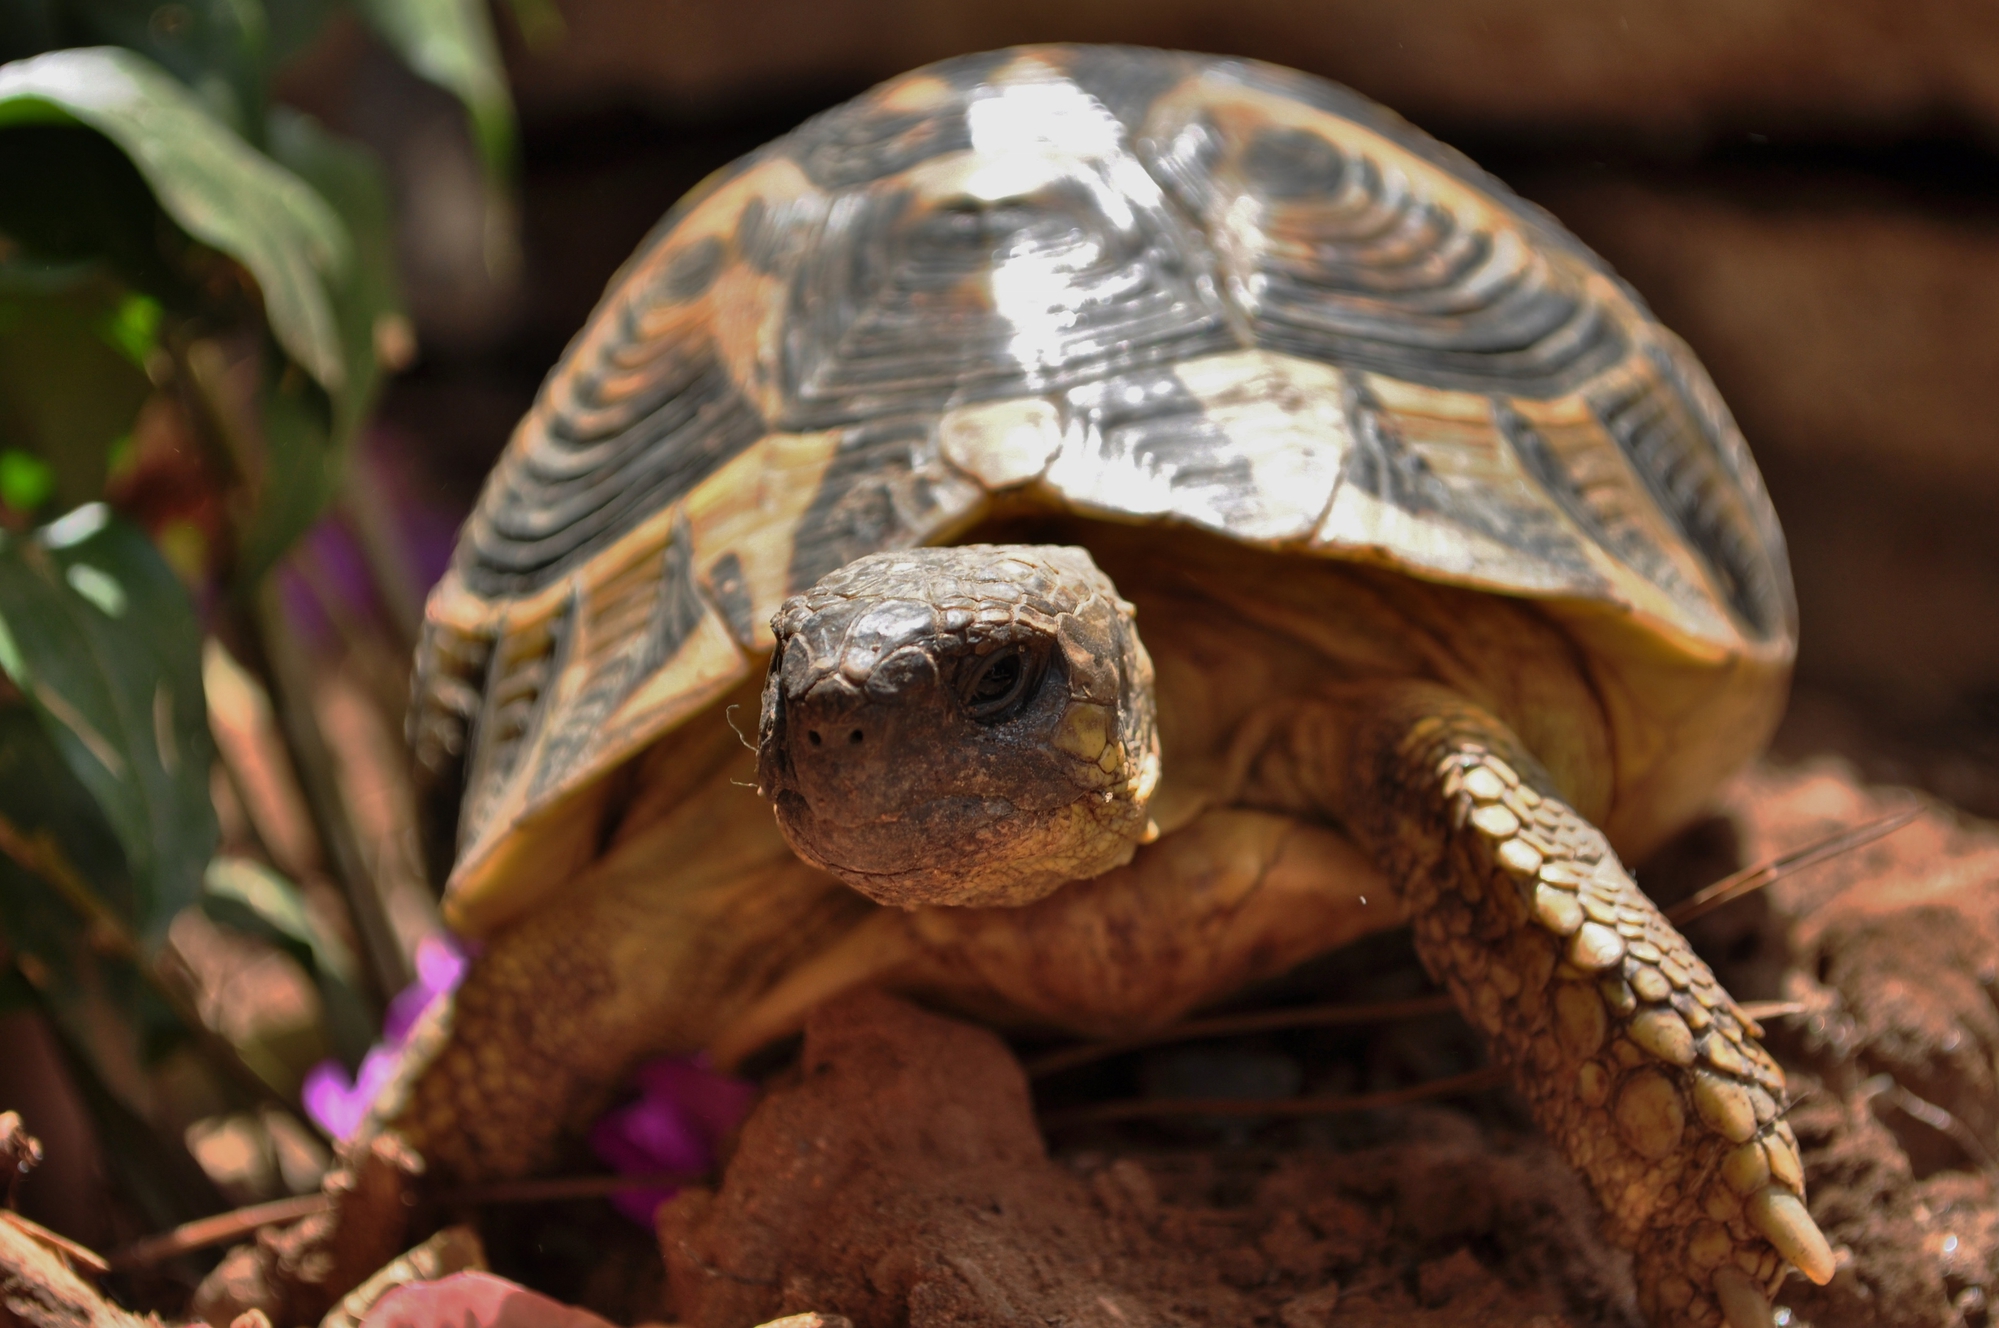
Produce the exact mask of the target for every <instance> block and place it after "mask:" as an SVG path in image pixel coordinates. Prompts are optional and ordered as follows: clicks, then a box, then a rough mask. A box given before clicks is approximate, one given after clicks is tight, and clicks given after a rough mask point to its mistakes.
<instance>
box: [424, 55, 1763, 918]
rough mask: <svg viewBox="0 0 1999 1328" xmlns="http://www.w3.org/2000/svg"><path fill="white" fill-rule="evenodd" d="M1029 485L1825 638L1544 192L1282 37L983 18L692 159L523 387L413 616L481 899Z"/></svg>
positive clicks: (555, 853) (1593, 610) (495, 911)
mask: <svg viewBox="0 0 1999 1328" xmlns="http://www.w3.org/2000/svg"><path fill="white" fill-rule="evenodd" d="M996 503H1006V504H1010V505H1011V506H1012V507H1014V508H1017V507H1018V506H1020V505H1021V504H1023V503H1027V504H1038V505H1040V506H1043V507H1046V508H1051V509H1055V510H1062V511H1069V512H1074V513H1080V514H1086V515H1089V516H1093V517H1098V518H1106V519H1111V520H1117V521H1126V522H1145V523H1160V522H1166V523H1182V524H1184V525H1188V526H1194V527H1200V528H1205V529H1207V530H1210V531H1214V532H1218V533H1220V534H1222V535H1224V536H1227V537H1230V538H1232V539H1235V540H1240V541H1243V542H1245V543H1249V544H1254V545H1259V546H1264V547H1267V548H1272V549H1278V550H1283V551H1289V552H1294V553H1295V554H1297V555H1298V556H1309V557H1323V558H1342V559H1353V560H1363V561H1367V562H1371V563H1374V564H1377V565H1383V566H1387V567H1392V568H1395V569H1397V570H1399V571H1402V572H1405V573H1407V574H1408V575H1410V576H1414V577H1420V578H1426V579H1430V580H1435V581H1441V582H1448V583H1455V584H1460V585H1466V586H1472V587H1477V588H1481V589H1485V590H1490V591H1492V592H1495V593H1502V594H1506V595H1512V596H1521V597H1531V598H1535V599H1538V600H1541V601H1545V602H1546V603H1547V604H1549V605H1551V606H1558V607H1559V608H1560V609H1561V611H1562V612H1564V613H1566V614H1568V615H1569V616H1570V617H1571V618H1573V619H1575V620H1577V621H1583V620H1589V621H1594V622H1598V623H1599V624H1601V623H1603V622H1610V623H1614V624H1615V626H1616V630H1607V629H1606V630H1599V631H1596V632H1595V633H1594V635H1593V636H1589V637H1588V638H1587V640H1586V645H1585V648H1586V649H1589V650H1593V651H1606V650H1608V651H1622V652H1625V653H1628V654H1634V655H1645V654H1648V653H1651V654H1657V655H1660V656H1664V657H1671V658H1673V659H1676V660H1683V661H1684V660H1691V661H1695V662H1696V663H1698V664H1699V665H1701V666H1702V667H1709V668H1714V669H1721V670H1728V669H1738V670H1741V671H1743V672H1744V674H1745V676H1749V675H1754V676H1755V677H1758V678H1763V679H1766V680H1767V679H1768V678H1771V677H1776V678H1777V679H1778V683H1777V686H1779V687H1781V677H1782V675H1783V673H1784V671H1785V670H1786V669H1787V667H1788V663H1789V660H1790V658H1791V656H1792V653H1793V650H1794V643H1795V608H1794V603H1793V600H1792V595H1791V588H1790V578H1789V572H1788V569H1787V566H1786V562H1785V554H1784V546H1783V539H1782V535H1781V533H1780V531H1779V528H1778V525H1777V520H1776V517H1775V515H1774V513H1773V511H1772V510H1771V506H1770V503H1769V500H1768V498H1767V497H1766V495H1765V493H1764V490H1763V487H1762V482H1761V480H1760V478H1759V476H1758V474H1757V472H1756V469H1755V465H1754V463H1753V462H1752V460H1751V459H1750V456H1749V453H1748V450H1747V448H1746V447H1745V445H1744V443H1743V440H1742V437H1741V435H1740V434H1739V433H1738V431H1737V430H1736V428H1735V425H1734V423H1733V422H1732V421H1731V420H1730V418H1729V416H1728V414H1727V411H1726V409H1725V408H1724V407H1723V406H1722V404H1721V401H1720V399H1719V397H1718V396H1717V394H1716V393H1715V391H1714V389H1713V387H1712V385H1711V383H1710V382H1709V380H1708V378H1707V376H1706V374H1705V373H1704V372H1703V371H1702V369H1701V368H1700V366H1699V365H1698V364H1697V363H1696V362H1695V360H1694V359H1693V357H1692V355H1691V354H1690V353H1689V352H1688V351H1687V350H1686V348H1685V347H1684V346H1683V345H1682V344H1681V342H1680V341H1679V340H1678V339H1677V338H1675V337H1674V336H1673V335H1672V334H1671V333H1669V332H1667V331H1666V330H1665V329H1663V328H1662V327H1660V326H1659V325H1658V323H1656V322H1655V321H1654V320H1653V319H1652V317H1651V316H1650V314H1649V313H1648V311H1647V310H1646V309H1645V307H1644V306H1643V304H1642V303H1641V302H1640V300H1639V299H1638V298H1637V296H1636V295H1634V294H1633V293H1632V292H1631V291H1630V290H1629V289H1627V288H1626V287H1625V286H1624V285H1622V284H1621V283H1620V282H1619V281H1618V280H1617V279H1616V278H1615V277H1614V276H1613V275H1612V274H1611V273H1610V271H1609V270H1608V269H1607V268H1606V267H1605V266H1604V264H1603V263H1602V262H1601V261H1600V260H1598V259H1597V258H1596V257H1595V256H1593V255H1592V254H1591V253H1589V252H1588V250H1586V249H1585V248H1584V247H1583V246H1582V245H1581V244H1580V243H1579V242H1578V241H1576V240H1575V239H1574V238H1573V237H1571V236H1570V235H1569V234H1567V233H1566V232H1565V231H1564V230H1562V228H1561V227H1560V226H1559V225H1557V224H1556V223H1555V222H1554V221H1553V220H1552V219H1550V218H1549V217H1548V216H1547V215H1545V214H1544V213H1542V212H1541V211H1540V210H1538V209H1537V208H1535V207H1534V206H1532V205H1531V204H1528V203H1526V202H1523V201H1522V200H1521V199H1519V198H1517V197H1516V196H1514V195H1513V194H1512V193H1510V192H1509V191H1508V190H1507V189H1506V188H1505V187H1504V186H1503V185H1501V184H1499V183H1498V182H1497V181H1495V180H1493V179H1492V178H1491V177H1489V176H1487V175H1485V174H1484V173H1483V172H1481V171H1480V170H1478V169H1477V168H1476V167H1475V166H1473V165H1472V164H1471V163H1470V162H1469V161H1467V160H1466V159H1465V158H1463V157H1462V156H1460V155H1458V154H1457V153H1455V152H1453V151H1451V150H1450V149H1448V148H1446V147H1443V146H1442V145H1440V144H1438V143H1437V142H1435V141H1433V140H1432V139H1430V138H1429V137H1427V136H1425V135H1424V134H1422V133H1421V132H1419V131H1418V130H1416V129H1414V128H1412V127H1411V126H1409V125H1408V124H1406V123H1404V122H1403V121H1402V120H1400V119H1398V118H1397V117H1395V116H1394V115H1393V114H1391V113H1389V112H1388V111H1386V110H1384V109H1383V108H1381V107H1379V106H1376V105H1374V104H1373V103H1371V102H1369V101H1367V100H1366V99H1364V98H1362V97H1360V96H1358V95H1357V94H1355V93H1353V92H1350V91H1348V90H1346V89H1344V88H1341V87H1339V86H1337V85H1335V84H1332V83H1329V82H1326V81H1324V80H1322V79H1318V78H1313V77H1309V76H1306V75H1303V74H1299V73H1295V72H1292V71H1289V70H1285V69H1280V68H1277V67H1274V66H1271V65H1266V64H1261V63H1258V62H1255V61H1248V60H1235V59H1214V58H1208V57H1201V56H1192V55H1183V54H1174V53H1166V52H1157V51H1147V50H1136V49H1128V48H1110V47H1087V46H1084V47H1029V48H1019V49H1014V50H1007V51H1000V52H996V53H991V54H985V55H976V56H967V57H964V58H960V59H954V60H949V61H945V62H943V63H940V64H935V65H931V66H929V67H927V68H924V69H921V70H918V71H916V72H914V73H911V74H907V75H905V76H903V77H901V78H897V79H895V80H893V81H891V82H888V83H885V84H883V85H882V86H880V87H878V88H876V89H874V90H873V91H871V92H869V93H867V94H865V95H863V96H861V97H859V98H857V99H855V100H854V101H851V102H849V103H847V104H845V105H843V106H839V107H836V108H835V109H833V110H830V111H827V112H826V113H824V114H822V115H820V116H818V117H816V118H814V119H812V120H810V121H808V122H806V123H805V124H804V125H801V126H800V127H799V128H798V129H796V130H794V131H793V132H791V133H790V134H788V135H786V136H785V137H783V138H781V139H778V140H777V141H775V142H773V143H770V144H768V145H767V146H765V147H763V148H761V149H759V150H758V151H756V152H753V153H751V154H749V155H748V156H746V157H744V158H742V159H741V160H739V161H737V162H735V163H734V164H732V165H730V166H728V167H726V168H724V169H723V170H721V171H719V172H717V173H716V174H715V175H713V176H711V177H710V178H709V179H708V180H706V181H704V182H703V183H702V184H701V185H700V186H699V187H697V188H696V189H694V190H693V191H692V192H691V193H690V194H688V196H687V197H686V198H684V199H683V200H681V202H680V203H679V204H678V205H676V206H675V207H674V209H673V210H672V211H671V212H670V213H669V214H668V215H667V217H666V218H665V219H664V220H663V221H662V222H661V223H660V225H659V226H658V227H657V228H656V229H655V230H654V231H653V233H652V234H651V235H650V236H649V237H648V239H647V240H646V241H645V242H644V244H643V245H642V246H641V247H640V249H639V251H638V252H637V254H636V255H635V256H634V257H633V258H632V259H631V260H630V261H629V262H627V263H626V265H625V267H624V268H623V269H622V270H621V271H620V272H619V273H618V274H617V276H616V277H615V278H614V280H613V281H612V283H611V285H610V287H609V289H608V292H607V294H606V295H605V296H604V298H603V300H602V301H601V302H600V303H599V305H598V306H597V309H596V311H595V312H594V313H593V314H592V315H591V318H590V320H589V322H588V324H587V325H586V326H585V327H584V329H583V331H582V332H581V333H580V334H579V335H578V336H577V337H576V339H575V340H574V342H573V343H572V344H571V345H570V347H569V348H568V350H567V352H566V353H565V354H564V356H563V358H562V361H561V363H560V364H559V365H558V366H557V367H556V368H555V370H554V371H553V372H552V373H551V374H550V376H549V378H548V380H547V382H546V383H545V384H544V385H543V387H542V390H541V393H540V396H539V398H538V399H537V401H536V403H535V405H534V407H533V409H532V410H531V411H530V412H529V414H528V415H527V416H526V418H525V419H523V420H522V421H521V423H520V425H519V426H518V428H517V429H516V431H515V433H514V435H513V438H512V440H511V441H510V442H509V444H508V445H507V448H506V450H505V453H504V455H503V456H502V457H501V459H500V461H499V463H498V465H497V467H496V468H495V469H494V471H493V474H492V476H491V478H490V479H489V481H488V483H487V484H486V487H485V490H484V492H483V494H482V495H481V497H480V500H479V503H478V505H477V508H476V510H475V511H474V512H473V514H472V516H471V517H470V519H469V520H468V521H467V523H466V525H465V528H464V530H463V532H462V534H461V535H460V538H459V543H458V548H457V552H456V555H455V558H454V561H453V564H452V567H451V569H450V571H449V572H448V574H447V575H446V576H445V578H444V580H443V581H442V582H441V583H440V584H439V586H438V587H437V589H436V590H435V591H434V592H433V593H432V595H431V597H430V601H429V605H428V610H427V614H426V622H425V629H424V635H423V641H422V644H421V646H420V648H419V652H418V660H417V676H416V682H415V692H416V696H415V703H414V711H413V714H412V719H411V727H412V737H413V740H414V743H415V746H416V749H417V755H418V760H419V765H420V767H421V768H422V769H423V770H425V771H426V772H428V774H429V776H430V777H431V778H432V779H433V780H435V781H437V782H438V783H439V784H440V786H441V787H443V788H444V789H446V790H448V791H451V792H453V793H455V792H456V791H457V790H459V789H462V800H461V801H459V805H458V817H457V820H458V825H457V845H458V849H457V860H456V866H455V868H454V870H453V872H452V876H451V880H450V882H449V887H448V895H447V908H448V911H449V913H450V915H451V916H452V918H453V919H454V921H455V922H456V923H457V924H458V925H460V926H461V927H466V928H468V929H471V930H474V931H477V930H481V929H484V928H487V927H490V926H491V925H494V924H495V923H496V922H497V921H499V920H501V919H502V918H503V917H505V916H508V915H510V914H511V913H513V912H516V911H518V909H519V908H520V907H521V906H523V905H524V903H525V902H526V900H528V899H529V898H530V897H532V896H534V895H536V894H537V893H538V891H539V890H541V889H546V888H549V885H550V883H551V882H554V881H556V878H559V876H560V875H561V874H562V873H561V871H560V870H559V869H558V868H554V867H552V866H551V864H560V863H564V862H567V863H574V862H575V861H576V860H577V859H578V856H579V855H582V856H587V855H588V853H589V851H590V844H591V843H592V842H593V841H592V836H593V835H594V833H595V829H594V825H595V821H594V818H593V815H592V814H590V813H589V812H588V810H587V808H588V806H589V803H588V798H589V796H590V790H591V789H593V788H595V787H600V786H601V785H602V784H603V782H604V780H603V777H604V776H605V775H607V774H608V773H610V772H611V771H613V770H614V769H616V768H618V767H619V766H620V765H621V764H623V763H625V762H627V761H628V760H629V759H630V758H631V757H633V756H634V755H635V754H637V753H638V752H639V751H641V750H642V749H643V748H645V747H646V746H647V745H649V744H651V743H653V742H654V741H655V740H657V739H658V738H659V737H660V736H661V735H662V734H664V733H666V732H668V731H669V730H671V729H673V728H674V727H675V726H677V725H680V724H682V723H684V722H685V721H687V720H688V719H689V718H690V717H692V716H694V715H696V714H698V713H700V712H702V711H703V710H705V709H707V708H708V707H710V706H711V705H713V704H714V703H715V702H716V701H717V699H718V698H720V697H722V696H723V695H724V694H725V693H728V692H730V691H732V690H733V689H735V688H737V687H738V686H739V685H740V684H741V683H742V682H743V680H744V679H746V678H748V677H751V676H753V675H754V674H755V673H757V672H758V671H760V669H761V667H762V656H763V655H764V653H765V652H767V651H768V650H769V648H770V645H771V637H770V632H769V628H768V626H767V620H768V619H769V617H770V615H771V614H772V612H773V611H774V610H775V609H776V608H777V606H778V605H779V603H780V602H781V601H782V600H783V599H784V598H785V597H786V596H787V595H790V594H793V593H795V592H797V591H800V590H803V589H805V588H807V587H809V586H811V585H812V584H813V583H814V582H816V581H817V580H818V579H819V578H820V577H821V576H823V575H824V574H826V573H827V572H830V571H832V570H833V569H835V568H837V567H840V566H842V565H843V564H845V563H847V562H848V561H850V560H852V559H854V558H856V557H859V556H860V555H862V554H866V553H869V552H873V551H876V550H880V549H885V548H892V547H900V546H908V545H913V544H922V543H937V542H945V541H949V540H951V539H953V538H954V537H955V536H957V535H959V534H960V533H962V532H964V531H965V530H967V529H968V528H969V527H970V526H972V525H973V524H974V523H975V522H977V521H979V520H980V519H981V518H982V517H984V516H986V515H988V514H989V513H990V512H991V511H992V510H993V508H994V505H995V504H996ZM1249 590H1250V588H1245V591H1246V593H1249ZM1633 676H1634V677H1637V678H1638V679H1639V681H1637V682H1635V683H1633V684H1632V688H1631V690H1632V691H1633V692H1634V693H1635V694H1636V695H1637V697H1638V703H1639V704H1642V703H1643V702H1644V701H1645V699H1646V697H1645V695H1644V694H1645V692H1646V689H1647V687H1648V686H1650V685H1651V684H1648V683H1645V682H1644V681H1643V677H1644V676H1645V675H1644V674H1643V672H1642V670H1641V671H1640V672H1639V673H1637V674H1634V675H1633ZM1745 685H1746V684H1745ZM1768 690H1769V689H1768V688H1765V691H1768ZM1756 704H1758V705H1761V706H1762V707H1763V709H1765V710H1768V709H1770V708H1771V707H1770V703H1769V702H1768V700H1767V699H1765V700H1763V701H1759V702H1757V703H1756ZM1752 708H1753V707H1752ZM1757 736H1758V737H1760V734H1758V735H1757ZM530 882H533V883H534V884H530Z"/></svg>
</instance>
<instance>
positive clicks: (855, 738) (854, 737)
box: [847, 729, 861, 743]
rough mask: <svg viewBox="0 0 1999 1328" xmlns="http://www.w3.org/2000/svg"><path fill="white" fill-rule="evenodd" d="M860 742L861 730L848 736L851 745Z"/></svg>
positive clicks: (856, 730)
mask: <svg viewBox="0 0 1999 1328" xmlns="http://www.w3.org/2000/svg"><path fill="white" fill-rule="evenodd" d="M860 740H861V731H860V730H859V729H855V730H854V731H853V732H852V733H849V734H848V735H847V741H848V742H850V743H853V742H859V741H860Z"/></svg>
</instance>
